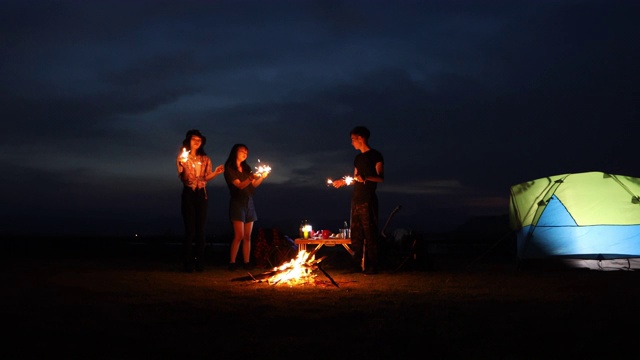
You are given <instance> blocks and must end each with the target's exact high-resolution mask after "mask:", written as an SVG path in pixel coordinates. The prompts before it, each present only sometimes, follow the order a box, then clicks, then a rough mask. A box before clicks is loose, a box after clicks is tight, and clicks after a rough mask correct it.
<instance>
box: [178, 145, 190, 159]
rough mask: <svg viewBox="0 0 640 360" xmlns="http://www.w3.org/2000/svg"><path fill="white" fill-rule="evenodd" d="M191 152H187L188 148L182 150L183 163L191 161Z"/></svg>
mask: <svg viewBox="0 0 640 360" xmlns="http://www.w3.org/2000/svg"><path fill="white" fill-rule="evenodd" d="M190 152H191V151H187V148H182V153H181V154H180V160H181V161H182V162H185V161H187V160H189V153H190Z"/></svg>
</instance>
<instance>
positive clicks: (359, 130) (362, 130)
mask: <svg viewBox="0 0 640 360" xmlns="http://www.w3.org/2000/svg"><path fill="white" fill-rule="evenodd" d="M349 135H358V136H362V137H363V138H364V139H365V140H369V136H371V132H370V131H369V129H367V128H366V127H364V126H356V127H354V128H353V129H351V133H350V134H349Z"/></svg>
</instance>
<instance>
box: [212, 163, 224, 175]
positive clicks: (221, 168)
mask: <svg viewBox="0 0 640 360" xmlns="http://www.w3.org/2000/svg"><path fill="white" fill-rule="evenodd" d="M223 172H224V165H218V166H216V169H215V170H214V173H215V174H216V175H220V174H222V173H223Z"/></svg>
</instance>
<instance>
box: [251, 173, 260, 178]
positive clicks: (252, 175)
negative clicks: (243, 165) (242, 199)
mask: <svg viewBox="0 0 640 360" xmlns="http://www.w3.org/2000/svg"><path fill="white" fill-rule="evenodd" d="M257 179H260V174H256V173H251V180H257Z"/></svg>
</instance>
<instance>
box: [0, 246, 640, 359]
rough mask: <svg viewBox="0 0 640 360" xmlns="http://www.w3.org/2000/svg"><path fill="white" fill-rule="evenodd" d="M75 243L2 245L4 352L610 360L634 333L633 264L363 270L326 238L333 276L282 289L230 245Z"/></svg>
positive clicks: (456, 260) (504, 262) (495, 260)
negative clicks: (181, 255) (607, 268)
mask: <svg viewBox="0 0 640 360" xmlns="http://www.w3.org/2000/svg"><path fill="white" fill-rule="evenodd" d="M75 245H76V246H74V247H73V248H68V247H65V246H61V245H60V244H49V245H46V246H43V245H42V244H40V245H38V246H35V245H33V246H28V245H26V246H22V247H15V248H10V249H5V251H4V252H3V254H4V256H3V262H2V263H3V271H2V275H1V278H0V280H1V281H2V284H3V285H4V286H3V288H4V289H3V292H2V297H1V298H2V302H1V307H0V309H1V310H0V315H1V316H2V319H3V324H4V325H5V332H4V334H5V335H4V336H3V338H4V342H5V346H3V348H2V350H1V352H2V355H3V356H2V358H5V359H42V358H53V357H55V358H65V359H174V358H181V359H184V358H192V359H201V358H202V359H204V358H207V359H212V358H217V359H231V358H238V359H253V358H273V359H276V358H286V359H289V358H296V359H299V358H303V359H328V358H338V359H346V358H350V359H353V358H367V359H392V358H393V359H405V358H414V357H415V356H416V354H418V356H420V357H423V358H438V359H462V358H470V357H474V358H476V357H482V358H492V359H541V358H561V357H566V356H572V357H573V356H578V357H580V356H590V357H593V356H607V357H612V356H613V357H614V358H615V357H620V356H621V355H626V354H632V348H633V344H635V340H636V338H637V335H636V333H635V332H634V331H629V326H631V327H633V325H634V324H635V323H636V322H637V320H639V315H640V312H639V310H638V303H639V300H640V287H638V286H637V284H638V280H639V278H638V274H637V273H635V272H623V271H619V272H599V271H592V270H576V269H572V270H569V269H518V268H516V267H515V266H514V262H513V261H512V259H510V258H507V257H504V256H499V257H496V256H492V255H490V254H489V255H486V256H478V255H479V254H467V255H465V256H452V255H438V256H433V257H432V258H431V261H432V262H431V265H432V266H431V267H430V270H429V271H424V270H422V269H420V270H418V269H417V268H414V267H412V265H411V263H409V264H406V265H405V266H403V267H402V268H401V269H399V270H398V271H393V270H395V268H387V269H386V270H384V271H382V272H381V273H380V274H377V275H372V276H369V275H364V274H350V273H347V272H346V271H345V270H346V268H345V267H344V259H345V258H344V256H346V255H347V253H346V252H344V251H343V250H342V249H340V248H333V249H331V248H329V249H326V252H325V255H327V260H326V263H325V265H324V266H323V268H324V269H325V270H326V271H327V273H328V274H329V275H330V276H331V278H332V279H333V280H334V281H335V282H336V284H337V286H336V285H335V284H332V283H331V282H330V281H329V279H328V277H327V276H325V275H323V274H320V273H318V275H317V277H316V280H317V281H315V282H314V283H310V284H305V285H300V286H293V287H290V286H279V285H269V284H268V283H266V282H256V281H246V280H245V281H238V280H237V279H238V278H242V277H244V276H246V275H247V272H246V271H243V270H237V271H234V272H230V271H228V270H227V269H226V266H225V265H226V262H225V261H224V259H226V253H225V251H226V250H225V248H224V247H223V248H222V249H217V250H215V251H214V249H213V248H209V251H210V252H209V254H208V265H209V266H208V267H207V268H206V269H205V271H204V272H202V273H191V274H188V273H183V272H181V268H180V266H179V263H178V262H177V261H175V260H176V259H177V256H176V255H177V251H178V248H176V247H175V246H168V245H162V244H154V245H149V244H138V245H132V244H120V245H118V246H111V247H91V246H81V245H80V244H77V243H76V244H75ZM330 260H333V261H330ZM252 271H253V273H260V272H261V271H263V269H254V270H252Z"/></svg>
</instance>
